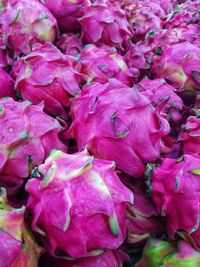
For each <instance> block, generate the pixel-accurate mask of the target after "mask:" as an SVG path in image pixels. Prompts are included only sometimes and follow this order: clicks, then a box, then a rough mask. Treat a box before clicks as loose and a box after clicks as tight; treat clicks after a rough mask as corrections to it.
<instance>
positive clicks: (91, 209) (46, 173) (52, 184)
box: [26, 150, 133, 258]
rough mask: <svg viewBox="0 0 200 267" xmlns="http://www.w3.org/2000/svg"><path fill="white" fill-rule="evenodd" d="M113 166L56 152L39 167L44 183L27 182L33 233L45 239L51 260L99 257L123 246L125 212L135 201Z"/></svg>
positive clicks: (31, 180)
mask: <svg viewBox="0 0 200 267" xmlns="http://www.w3.org/2000/svg"><path fill="white" fill-rule="evenodd" d="M114 166H115V164H114V163H113V162H111V161H105V160H98V159H94V158H93V157H92V156H89V155H88V154H87V152H86V151H82V152H79V153H76V154H72V155H70V154H65V153H63V152H61V151H59V150H53V151H52V152H51V154H50V156H49V158H47V159H46V161H45V163H44V164H42V165H40V166H39V167H38V170H39V172H40V173H41V175H42V176H43V179H42V180H41V179H38V178H33V179H30V180H29V181H28V183H27V185H26V191H27V192H28V193H29V199H28V203H27V208H28V210H29V211H30V212H31V214H32V216H33V217H32V229H33V230H34V231H36V232H39V233H40V232H42V233H44V234H45V236H46V238H47V241H48V251H49V253H50V254H51V255H57V253H58V251H59V250H61V251H62V255H63V256H64V255H66V256H67V257H72V258H80V257H87V256H95V255H99V254H101V253H103V250H104V249H116V248H118V247H119V246H120V245H121V244H122V242H123V240H124V237H125V234H126V232H125V231H126V227H125V208H126V204H127V202H130V203H133V195H132V192H131V191H130V190H129V189H128V188H126V187H125V186H124V185H123V184H122V183H121V182H120V180H119V178H118V176H117V175H116V173H115V170H114ZM55 188H56V190H54V189H55ZM52 189H53V190H52ZM59 255H60V253H59Z"/></svg>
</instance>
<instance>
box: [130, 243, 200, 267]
mask: <svg viewBox="0 0 200 267" xmlns="http://www.w3.org/2000/svg"><path fill="white" fill-rule="evenodd" d="M147 266H148V267H160V266H163V267H180V266H187V267H198V266H200V253H199V252H197V251H195V250H194V249H193V248H192V247H191V246H190V245H189V244H188V243H186V242H184V241H178V242H177V243H169V242H168V241H163V240H159V239H150V240H149V243H148V244H147V246H146V247H145V249H144V251H143V256H142V259H141V260H140V261H139V262H138V263H137V264H136V265H135V267H147Z"/></svg>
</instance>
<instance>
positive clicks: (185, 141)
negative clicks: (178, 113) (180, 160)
mask: <svg viewBox="0 0 200 267" xmlns="http://www.w3.org/2000/svg"><path fill="white" fill-rule="evenodd" d="M179 141H181V144H182V146H183V151H184V153H185V154H194V153H200V118H198V117H195V116H190V117H188V119H187V122H186V124H184V125H183V126H182V131H181V133H180V135H179Z"/></svg>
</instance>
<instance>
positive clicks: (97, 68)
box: [76, 45, 139, 86]
mask: <svg viewBox="0 0 200 267" xmlns="http://www.w3.org/2000/svg"><path fill="white" fill-rule="evenodd" d="M76 69H77V70H78V71H80V72H81V73H82V74H83V75H84V76H85V80H86V81H87V83H90V82H99V83H106V82H107V81H108V80H109V79H110V78H116V79H118V80H119V81H121V82H123V83H124V84H127V85H129V86H131V85H132V84H133V83H134V82H136V80H137V78H138V76H139V71H137V69H136V71H135V75H134V73H133V72H130V71H129V69H128V66H127V65H126V62H125V61H124V59H123V57H122V56H121V55H120V54H118V53H117V50H116V49H115V48H114V47H112V48H111V47H108V46H103V47H97V46H95V45H86V46H85V47H84V49H83V50H82V52H81V55H80V59H79V61H78V64H77V66H76Z"/></svg>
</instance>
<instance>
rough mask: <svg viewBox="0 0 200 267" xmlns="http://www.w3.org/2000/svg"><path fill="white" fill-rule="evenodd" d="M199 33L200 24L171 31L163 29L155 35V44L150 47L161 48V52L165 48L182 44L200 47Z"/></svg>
mask: <svg viewBox="0 0 200 267" xmlns="http://www.w3.org/2000/svg"><path fill="white" fill-rule="evenodd" d="M199 31H200V25H198V24H189V25H181V26H178V27H174V28H171V29H163V30H161V31H159V32H157V33H155V34H154V35H155V36H153V42H151V44H149V45H150V46H151V47H154V48H155V47H156V48H160V49H161V51H162V50H163V49H164V48H165V47H168V46H171V45H173V44H177V43H181V42H190V43H191V44H193V45H195V46H198V47H200V37H199V34H198V33H199ZM151 41H152V40H151Z"/></svg>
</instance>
